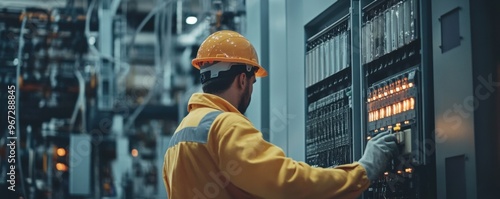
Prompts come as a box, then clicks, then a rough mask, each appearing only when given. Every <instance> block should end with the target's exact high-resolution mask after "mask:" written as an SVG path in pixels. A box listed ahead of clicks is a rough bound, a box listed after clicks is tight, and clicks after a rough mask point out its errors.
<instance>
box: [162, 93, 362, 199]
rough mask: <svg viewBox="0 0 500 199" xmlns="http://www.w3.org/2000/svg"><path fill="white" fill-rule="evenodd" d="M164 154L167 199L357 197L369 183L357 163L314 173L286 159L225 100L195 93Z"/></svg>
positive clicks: (307, 167)
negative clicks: (186, 113) (187, 112)
mask: <svg viewBox="0 0 500 199" xmlns="http://www.w3.org/2000/svg"><path fill="white" fill-rule="evenodd" d="M188 111H189V114H188V115H187V116H186V117H185V118H184V119H183V120H182V122H181V124H180V125H179V127H178V128H177V130H176V132H175V134H174V136H173V137H172V139H171V141H170V143H169V146H168V150H167V152H166V153H165V160H164V164H163V180H164V183H165V188H166V190H167V192H168V198H170V199H193V198H194V199H208V198H238V199H239V198H270V199H279V198H287V199H288V198H313V199H318V198H356V197H358V196H359V195H360V194H361V192H363V191H364V190H365V189H366V188H368V186H369V184H370V182H369V180H368V177H367V175H366V171H365V169H364V168H363V167H362V166H361V165H359V164H357V163H354V164H347V165H342V166H338V167H336V168H328V169H325V168H313V167H311V166H309V165H308V164H306V163H304V162H297V161H294V160H292V159H291V158H288V157H286V156H285V154H284V153H283V151H282V150H281V149H280V148H279V147H277V146H275V145H273V144H271V143H269V142H267V141H265V140H264V139H263V138H262V133H261V132H260V131H259V130H257V129H255V128H254V126H253V125H252V123H251V122H250V121H249V120H248V119H247V118H246V117H245V116H244V115H242V114H241V113H240V112H239V111H238V110H237V109H236V108H235V107H234V106H232V105H231V104H230V103H229V102H227V101H226V100H224V99H222V98H220V97H218V96H216V95H211V94H205V93H196V94H193V95H192V96H191V99H190V100H189V104H188Z"/></svg>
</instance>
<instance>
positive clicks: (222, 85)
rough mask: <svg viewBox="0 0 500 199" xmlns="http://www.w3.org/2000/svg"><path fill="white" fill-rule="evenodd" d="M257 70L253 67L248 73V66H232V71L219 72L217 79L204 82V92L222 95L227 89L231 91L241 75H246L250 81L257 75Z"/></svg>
mask: <svg viewBox="0 0 500 199" xmlns="http://www.w3.org/2000/svg"><path fill="white" fill-rule="evenodd" d="M256 70H257V67H253V69H252V70H251V71H250V72H248V71H247V70H246V65H244V64H242V65H233V66H231V69H229V70H228V71H221V72H219V76H218V77H217V78H214V79H210V80H208V81H206V82H204V83H203V85H202V89H203V92H204V93H210V94H219V93H222V92H224V91H226V90H227V89H229V87H230V86H231V84H232V83H233V81H234V79H235V78H236V76H238V75H240V74H241V73H245V74H246V76H247V78H248V79H250V78H251V77H252V76H254V75H255V72H256ZM202 78H203V75H202ZM202 82H203V80H202Z"/></svg>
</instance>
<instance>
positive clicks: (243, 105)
mask: <svg viewBox="0 0 500 199" xmlns="http://www.w3.org/2000/svg"><path fill="white" fill-rule="evenodd" d="M247 98H248V102H245V99H247ZM251 100H252V96H251V94H250V85H249V86H247V87H246V88H245V92H244V93H243V95H242V96H241V99H240V104H238V111H240V113H241V114H245V112H246V111H247V108H248V106H249V105H250V101H251Z"/></svg>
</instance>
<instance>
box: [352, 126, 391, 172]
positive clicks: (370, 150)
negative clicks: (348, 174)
mask: <svg viewBox="0 0 500 199" xmlns="http://www.w3.org/2000/svg"><path fill="white" fill-rule="evenodd" d="M396 143H397V139H396V136H395V135H394V134H391V131H390V130H389V131H385V132H382V133H379V134H378V135H376V136H375V137H373V138H372V139H371V140H370V141H368V143H367V144H366V148H365V153H364V154H363V157H361V159H359V161H358V162H359V164H361V166H363V167H364V168H365V170H366V174H367V175H368V179H370V180H372V181H373V180H376V179H378V177H379V176H380V175H381V174H382V173H383V172H384V170H385V169H386V166H387V163H388V162H389V160H391V158H392V157H394V156H397V155H398V146H397V144H396Z"/></svg>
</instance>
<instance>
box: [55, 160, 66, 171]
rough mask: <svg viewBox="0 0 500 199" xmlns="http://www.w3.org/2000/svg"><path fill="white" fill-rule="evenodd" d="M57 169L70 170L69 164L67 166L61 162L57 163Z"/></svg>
mask: <svg viewBox="0 0 500 199" xmlns="http://www.w3.org/2000/svg"><path fill="white" fill-rule="evenodd" d="M56 169H57V170H58V171H68V166H66V165H65V164H63V163H60V162H59V163H57V164H56Z"/></svg>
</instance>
